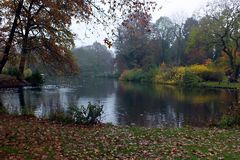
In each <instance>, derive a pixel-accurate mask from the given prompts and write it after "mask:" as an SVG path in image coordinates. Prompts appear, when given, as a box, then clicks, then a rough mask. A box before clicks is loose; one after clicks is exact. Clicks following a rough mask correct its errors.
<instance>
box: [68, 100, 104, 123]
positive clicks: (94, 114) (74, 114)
mask: <svg viewBox="0 0 240 160" xmlns="http://www.w3.org/2000/svg"><path fill="white" fill-rule="evenodd" d="M68 114H69V116H70V117H71V118H72V119H73V121H74V122H75V123H76V124H96V123H98V122H99V121H100V118H101V116H102V114H103V105H100V104H91V102H88V105H87V106H86V107H85V106H80V107H79V108H78V107H77V106H74V105H73V106H70V107H69V110H68Z"/></svg>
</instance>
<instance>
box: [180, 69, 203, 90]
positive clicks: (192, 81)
mask: <svg viewBox="0 0 240 160" xmlns="http://www.w3.org/2000/svg"><path fill="white" fill-rule="evenodd" d="M201 81H202V79H201V78H200V77H199V76H198V75H196V74H195V73H193V72H189V71H186V72H185V74H184V75H183V80H182V84H183V85H184V86H186V87H195V86H198V85H199V82H201Z"/></svg>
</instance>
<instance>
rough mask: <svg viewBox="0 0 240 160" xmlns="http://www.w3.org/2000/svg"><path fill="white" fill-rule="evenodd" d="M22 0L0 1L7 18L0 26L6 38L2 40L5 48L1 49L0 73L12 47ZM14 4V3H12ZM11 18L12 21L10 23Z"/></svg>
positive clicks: (4, 15)
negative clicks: (12, 0) (4, 23)
mask: <svg viewBox="0 0 240 160" xmlns="http://www.w3.org/2000/svg"><path fill="white" fill-rule="evenodd" d="M23 3H24V0H19V1H14V2H11V1H2V2H0V9H1V11H2V12H3V13H2V14H3V17H4V19H6V20H7V22H6V25H4V26H3V27H1V28H0V31H1V32H2V34H3V36H6V35H7V34H8V36H7V38H5V37H3V38H2V40H4V41H5V44H4V45H5V48H4V51H3V56H2V59H1V61H0V73H1V72H2V70H3V67H4V66H5V64H6V63H7V60H8V56H9V52H10V49H11V47H12V43H13V41H14V35H15V31H16V28H17V26H18V20H19V16H20V15H21V10H22V8H23ZM13 4H15V5H13ZM12 20H13V23H11V22H12Z"/></svg>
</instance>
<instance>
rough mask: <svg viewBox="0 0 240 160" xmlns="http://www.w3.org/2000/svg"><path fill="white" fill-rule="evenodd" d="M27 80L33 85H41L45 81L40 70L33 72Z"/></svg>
mask: <svg viewBox="0 0 240 160" xmlns="http://www.w3.org/2000/svg"><path fill="white" fill-rule="evenodd" d="M26 80H27V81H28V82H30V83H32V84H33V85H41V84H43V83H44V78H43V76H42V75H41V73H40V72H39V71H35V72H33V74H32V75H31V76H30V77H29V78H27V79H26Z"/></svg>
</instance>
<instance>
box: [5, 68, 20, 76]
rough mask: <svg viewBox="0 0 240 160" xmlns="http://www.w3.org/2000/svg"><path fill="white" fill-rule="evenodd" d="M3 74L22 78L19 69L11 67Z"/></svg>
mask: <svg viewBox="0 0 240 160" xmlns="http://www.w3.org/2000/svg"><path fill="white" fill-rule="evenodd" d="M3 74H6V75H10V76H14V77H19V76H20V72H19V70H18V68H16V67H10V68H8V69H6V70H4V72H3Z"/></svg>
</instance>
